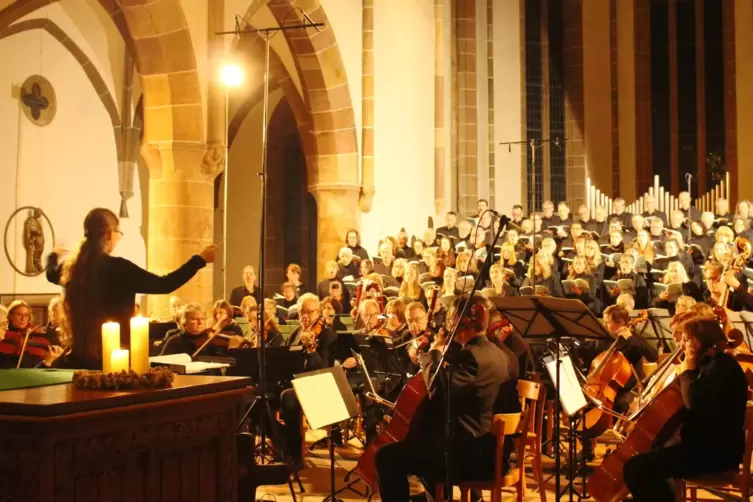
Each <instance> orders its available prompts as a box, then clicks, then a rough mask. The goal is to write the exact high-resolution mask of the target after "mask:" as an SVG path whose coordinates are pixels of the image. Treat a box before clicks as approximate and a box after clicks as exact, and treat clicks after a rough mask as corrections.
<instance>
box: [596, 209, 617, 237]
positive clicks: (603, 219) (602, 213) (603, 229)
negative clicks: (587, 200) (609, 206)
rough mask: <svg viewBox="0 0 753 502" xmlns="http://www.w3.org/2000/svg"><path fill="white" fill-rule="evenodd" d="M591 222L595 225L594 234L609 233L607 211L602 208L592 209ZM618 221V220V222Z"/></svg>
mask: <svg viewBox="0 0 753 502" xmlns="http://www.w3.org/2000/svg"><path fill="white" fill-rule="evenodd" d="M593 221H594V222H595V223H596V225H597V227H596V233H598V234H599V235H604V234H606V233H608V232H609V221H608V220H607V210H606V209H604V207H603V206H596V207H595V208H594V218H593ZM618 221H619V220H618Z"/></svg>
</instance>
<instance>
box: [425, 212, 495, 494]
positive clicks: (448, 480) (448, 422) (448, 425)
mask: <svg viewBox="0 0 753 502" xmlns="http://www.w3.org/2000/svg"><path fill="white" fill-rule="evenodd" d="M487 211H489V210H488V209H487V210H486V211H484V213H486V212H487ZM484 213H482V214H481V216H480V217H479V220H480V219H481V217H483V216H484ZM508 221H509V218H508V217H507V216H504V215H501V216H500V218H499V227H498V228H497V233H496V235H495V236H494V241H493V242H496V241H497V239H499V237H500V235H502V231H503V230H504V228H505V227H506V226H507V222H508ZM493 260H494V252H491V253H488V254H487V255H486V259H485V260H484V266H483V268H482V269H481V270H484V269H486V268H488V267H489V266H491V262H492V261H493ZM481 277H482V274H481V273H479V274H478V275H477V276H476V281H475V282H474V283H473V288H471V291H470V293H469V294H468V297H467V298H466V300H465V302H463V305H462V307H461V308H460V310H459V312H458V313H457V314H456V318H457V319H458V320H460V319H462V318H463V317H464V316H465V314H466V312H467V310H468V306H469V305H470V302H471V298H473V295H474V294H475V293H476V291H478V290H479V285H480V284H481ZM459 326H460V322H457V323H455V325H454V326H453V327H452V332H450V335H449V336H448V338H447V340H446V341H445V346H444V350H443V351H442V355H441V356H440V357H439V364H437V368H436V369H435V370H434V373H433V374H432V375H431V376H430V378H429V381H428V382H427V384H426V387H427V390H428V395H429V397H430V398H431V389H432V387H433V384H434V381H435V380H436V379H437V375H438V374H439V371H440V370H441V369H442V366H443V365H444V362H445V359H446V357H447V349H448V348H449V346H450V345H451V344H452V342H453V340H455V335H456V334H457V330H458V327H459ZM451 390H452V369H451V367H450V366H448V378H447V410H446V416H445V438H444V439H445V451H444V461H445V495H446V496H447V495H448V494H449V498H450V499H452V476H451V473H450V470H451V469H450V458H451V444H452V443H451V441H452V399H451V395H452V394H451V392H450V391H451Z"/></svg>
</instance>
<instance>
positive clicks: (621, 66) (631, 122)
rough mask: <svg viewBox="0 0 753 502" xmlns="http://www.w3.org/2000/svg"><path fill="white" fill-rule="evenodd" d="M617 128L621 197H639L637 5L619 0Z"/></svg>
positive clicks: (626, 198)
mask: <svg viewBox="0 0 753 502" xmlns="http://www.w3.org/2000/svg"><path fill="white" fill-rule="evenodd" d="M616 5H617V88H618V89H619V93H618V95H617V110H618V112H617V117H618V119H617V125H618V127H617V130H618V135H619V146H618V152H619V153H618V160H619V167H620V185H619V187H618V188H619V194H620V197H622V198H624V199H625V200H627V201H633V200H635V194H636V183H635V180H636V176H637V173H636V144H637V143H636V113H635V112H636V106H637V103H636V92H635V87H636V70H635V64H636V57H635V56H636V54H635V52H636V50H635V44H636V40H635V38H636V37H635V5H634V4H633V2H617V4H616Z"/></svg>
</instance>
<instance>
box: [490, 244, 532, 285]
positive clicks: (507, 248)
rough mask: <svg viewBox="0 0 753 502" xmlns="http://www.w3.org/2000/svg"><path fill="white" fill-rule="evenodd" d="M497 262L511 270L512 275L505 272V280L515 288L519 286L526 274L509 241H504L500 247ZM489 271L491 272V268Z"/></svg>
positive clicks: (523, 265)
mask: <svg viewBox="0 0 753 502" xmlns="http://www.w3.org/2000/svg"><path fill="white" fill-rule="evenodd" d="M499 262H500V264H501V265H502V268H505V269H507V270H511V271H512V272H513V273H512V275H510V274H509V273H506V276H505V279H506V280H507V282H509V283H510V285H511V286H512V287H513V288H515V289H517V288H518V287H520V283H521V282H522V281H523V278H524V277H525V275H526V266H525V264H524V263H523V262H522V261H520V260H519V259H518V254H517V253H516V252H515V248H514V247H513V245H512V244H510V243H509V242H505V243H504V244H502V246H501V247H500V249H499ZM489 272H490V274H491V270H490V271H489Z"/></svg>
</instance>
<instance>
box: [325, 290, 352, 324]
mask: <svg viewBox="0 0 753 502" xmlns="http://www.w3.org/2000/svg"><path fill="white" fill-rule="evenodd" d="M336 303H337V300H336V299H335V298H333V297H331V296H327V297H325V298H322V301H321V305H320V310H321V311H322V319H323V320H324V325H325V326H327V327H328V328H332V330H333V331H335V332H337V331H347V330H348V327H347V326H346V325H345V324H344V323H343V322H342V321H341V320H340V317H339V316H338V315H337V307H336Z"/></svg>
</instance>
